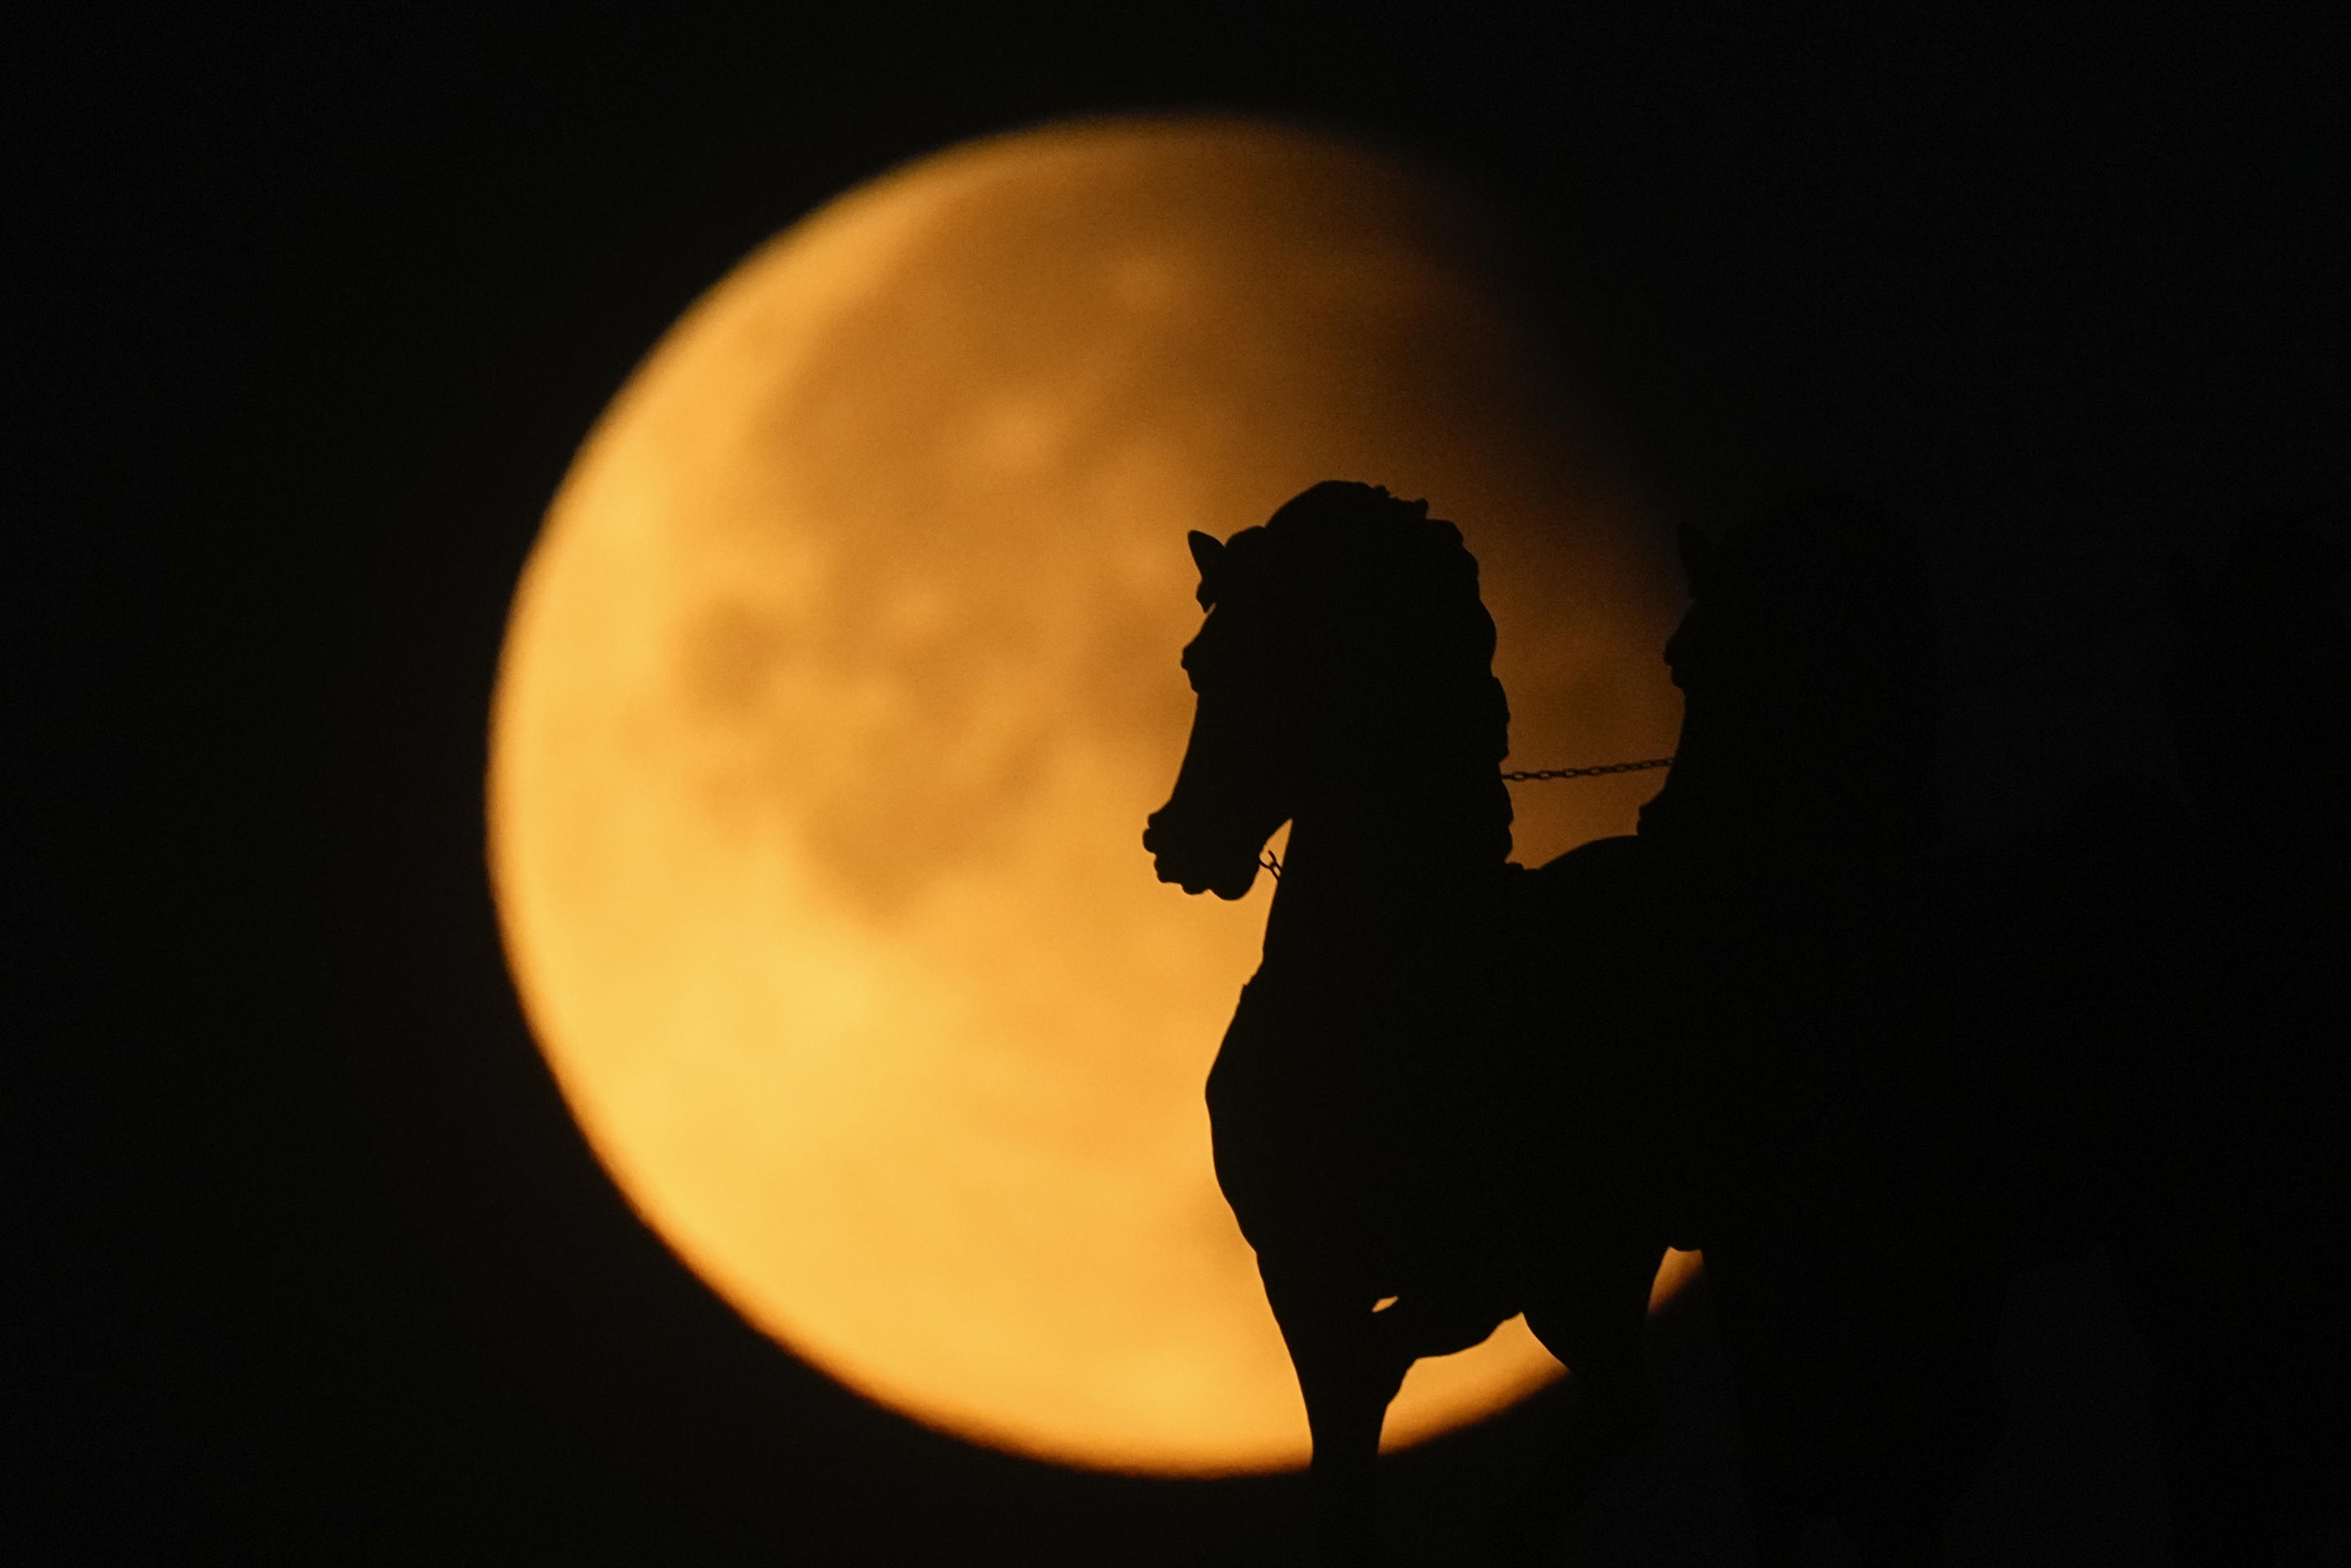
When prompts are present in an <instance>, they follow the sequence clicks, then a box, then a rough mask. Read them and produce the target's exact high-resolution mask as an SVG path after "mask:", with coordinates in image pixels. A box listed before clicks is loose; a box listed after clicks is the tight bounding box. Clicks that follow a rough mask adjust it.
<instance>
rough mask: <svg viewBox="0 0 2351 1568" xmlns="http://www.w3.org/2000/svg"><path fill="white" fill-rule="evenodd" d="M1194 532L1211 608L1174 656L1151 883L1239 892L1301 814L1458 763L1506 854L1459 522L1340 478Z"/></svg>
mask: <svg viewBox="0 0 2351 1568" xmlns="http://www.w3.org/2000/svg"><path fill="white" fill-rule="evenodd" d="M1190 543H1191V548H1192V559H1193V560H1194V562H1195V563H1196V565H1197V566H1198V567H1199V569H1200V585H1199V589H1198V593H1197V596H1198V598H1199V601H1200V605H1201V608H1202V609H1204V610H1206V611H1207V622H1205V623H1204V624H1203V625H1202V626H1201V628H1200V632H1199V635H1198V636H1196V637H1195V638H1194V639H1193V640H1192V642H1191V643H1190V644H1189V645H1188V646H1187V647H1186V649H1185V650H1184V670H1185V673H1186V675H1188V676H1189V677H1190V680H1191V683H1192V689H1193V691H1194V693H1195V694H1196V695H1197V697H1198V706H1197V707H1196V710H1195V712H1194V715H1193V720H1192V735H1191V740H1190V742H1189V744H1188V745H1187V746H1186V749H1185V753H1184V761H1183V766H1182V767H1181V768H1180V769H1179V770H1178V772H1177V774H1176V778H1175V791H1174V793H1173V794H1172V795H1171V796H1170V797H1169V799H1168V801H1167V804H1166V805H1165V806H1163V807H1162V808H1160V809H1159V810H1157V811H1155V812H1153V813H1152V815H1151V819H1150V822H1149V825H1148V826H1147V827H1146V828H1145V830H1144V835H1143V842H1144V848H1145V849H1146V850H1148V851H1150V852H1151V854H1152V857H1153V860H1154V862H1155V865H1156V868H1157V870H1158V873H1159V877H1160V880H1161V881H1163V882H1172V883H1177V884H1179V885H1180V886H1182V887H1183V889H1184V890H1185V891H1186V893H1201V892H1213V893H1215V894H1217V896H1218V897H1219V898H1228V899H1231V898H1238V897H1240V896H1241V895H1242V894H1246V893H1247V892H1248V891H1249V888H1250V886H1251V885H1252V884H1253V883H1255V882H1256V880H1257V873H1258V869H1259V860H1260V856H1261V855H1262V854H1263V852H1264V849H1265V845H1266V841H1268V840H1269V839H1270V838H1271V837H1272V836H1273V834H1274V831H1276V830H1277V829H1279V828H1280V826H1281V825H1282V823H1284V822H1285V821H1290V820H1292V819H1293V818H1295V817H1296V816H1298V815H1299V814H1300V812H1301V810H1312V809H1315V808H1332V807H1334V806H1338V805H1341V804H1343V803H1353V802H1359V801H1361V800H1364V799H1365V798H1367V797H1374V798H1376V797H1383V796H1387V795H1392V794H1393V793H1394V792H1395V790H1396V789H1399V788H1403V789H1409V788H1411V787H1412V786H1413V785H1414V784H1415V783H1416V782H1421V781H1426V779H1429V778H1430V777H1431V776H1432V775H1433V774H1437V773H1442V772H1445V771H1447V770H1448V769H1450V770H1453V771H1459V770H1460V769H1462V768H1465V767H1466V768H1467V769H1468V773H1469V775H1470V776H1471V777H1473V778H1474V777H1475V775H1476V772H1477V770H1478V769H1479V768H1480V767H1482V768H1483V769H1484V773H1485V782H1486V787H1487V789H1489V790H1490V793H1491V795H1492V797H1493V800H1492V801H1491V802H1490V803H1489V805H1488V806H1487V807H1486V811H1487V814H1488V815H1491V813H1492V811H1493V810H1499V835H1500V836H1499V845H1500V850H1501V852H1503V853H1507V852H1508V850H1509V822H1510V801H1509V796H1508V793H1507V792H1506V791H1505V790H1504V789H1503V788H1502V785H1501V783H1500V780H1499V772H1498V771H1497V768H1498V765H1499V761H1500V758H1501V757H1502V755H1503V752H1504V751H1505V750H1506V749H1507V748H1508V739H1507V730H1508V725H1509V708H1508V706H1507V705H1506V704H1505V703H1504V701H1503V699H1502V693H1501V687H1500V685H1499V684H1498V683H1496V682H1495V680H1494V679H1493V675H1492V674H1491V669H1490V665H1491V661H1492V658H1493V652H1494V623H1493V621H1492V619H1491V618H1490V617H1489V616H1488V615H1487V613H1486V611H1485V608H1484V606H1483V605H1482V604H1481V603H1480V602H1479V598H1478V589H1477V562H1476V561H1475V560H1474V559H1471V557H1470V555H1469V552H1468V550H1467V549H1463V548H1462V545H1461V536H1460V533H1459V531H1458V529H1456V528H1454V527H1453V525H1452V524H1450V523H1447V522H1444V521H1442V520H1440V519H1437V518H1432V517H1429V516H1428V506H1427V503H1426V502H1425V501H1413V502H1406V501H1399V500H1397V499H1395V497H1391V496H1390V495H1389V494H1388V493H1387V492H1386V491H1385V490H1384V489H1379V488H1377V487H1375V486H1369V485H1357V484H1350V483H1345V482H1342V481H1336V480H1333V481H1329V482H1326V483H1324V484H1321V485H1317V486H1313V487H1312V488H1311V489H1309V490H1307V491H1306V492H1304V493H1303V494H1302V495H1300V496H1299V497H1296V498H1294V499H1292V500H1291V501H1290V502H1289V503H1287V504H1286V505H1284V506H1283V507H1281V508H1280V510H1279V511H1277V512H1275V513H1274V515H1273V517H1271V518H1270V519H1269V520H1268V521H1267V522H1266V523H1265V524H1264V525H1263V526H1261V527H1258V528H1244V529H1242V530H1241V531H1240V532H1239V533H1238V534H1235V535H1234V536H1233V537H1232V538H1230V539H1229V540H1228V541H1225V542H1223V543H1219V542H1218V541H1217V540H1216V539H1214V538H1210V537H1209V536H1208V535H1207V534H1202V533H1194V534H1193V535H1191V536H1190ZM1486 836H1487V837H1488V838H1491V837H1492V834H1491V833H1490V832H1489V833H1488V834H1487V835H1486Z"/></svg>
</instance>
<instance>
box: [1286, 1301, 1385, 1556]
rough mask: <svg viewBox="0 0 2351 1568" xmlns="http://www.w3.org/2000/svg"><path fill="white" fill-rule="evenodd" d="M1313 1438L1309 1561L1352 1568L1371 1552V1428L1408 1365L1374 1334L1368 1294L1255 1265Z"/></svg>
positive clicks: (1374, 1519) (1375, 1546)
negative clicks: (1311, 1557) (1312, 1525)
mask: <svg viewBox="0 0 2351 1568" xmlns="http://www.w3.org/2000/svg"><path fill="white" fill-rule="evenodd" d="M1258 1272H1259V1276H1260V1277H1261V1278H1262V1279H1263V1280H1264V1281H1265V1297H1266V1301H1267V1302H1268V1303H1269V1304H1270V1306H1271V1307H1272V1308H1273V1318H1274V1322H1277V1323H1279V1324H1280V1326H1281V1338H1282V1343H1285V1344H1286V1345H1288V1346H1289V1347H1290V1365H1291V1366H1292V1367H1293V1368H1295V1369H1296V1371H1297V1373H1298V1389H1299V1392H1300V1393H1301V1395H1302V1396H1304V1397H1305V1400H1306V1422H1307V1426H1308V1427H1309V1428H1310V1429H1311V1432H1312V1434H1313V1440H1314V1457H1313V1462H1312V1468H1311V1478H1312V1485H1313V1490H1314V1512H1315V1538H1316V1552H1317V1561H1318V1562H1319V1563H1322V1565H1323V1568H1362V1565H1364V1564H1368V1563H1375V1562H1376V1561H1377V1560H1378V1552H1379V1457H1380V1427H1381V1425H1382V1424H1383V1423H1384V1421H1385V1420H1386V1418H1387V1409H1388V1403H1389V1401H1390V1400H1392V1399H1394V1398H1395V1394H1396V1390H1397V1389H1398V1388H1399V1387H1401V1386H1402V1385H1403V1384H1404V1375H1405V1372H1406V1371H1407V1370H1408V1369H1409V1368H1410V1367H1411V1365H1412V1358H1411V1356H1410V1355H1409V1354H1405V1353H1404V1352H1403V1351H1401V1350H1400V1349H1398V1348H1397V1347H1396V1346H1395V1343H1394V1336H1392V1335H1388V1334H1384V1333H1380V1332H1379V1331H1380V1328H1381V1324H1380V1323H1379V1322H1378V1317H1377V1314H1376V1313H1375V1312H1374V1310H1373V1309H1374V1305H1375V1301H1374V1298H1373V1297H1372V1296H1370V1295H1369V1294H1368V1293H1366V1292H1365V1291H1363V1290H1361V1289H1358V1288H1355V1287H1353V1285H1352V1284H1349V1283H1346V1282H1343V1281H1341V1280H1340V1279H1338V1278H1336V1277H1334V1275H1333V1274H1332V1272H1330V1271H1325V1270H1318V1269H1315V1268H1313V1267H1311V1266H1309V1265H1304V1264H1301V1262H1300V1261H1299V1260H1287V1259H1267V1258H1265V1257H1263V1256H1260V1257H1259V1260H1258Z"/></svg>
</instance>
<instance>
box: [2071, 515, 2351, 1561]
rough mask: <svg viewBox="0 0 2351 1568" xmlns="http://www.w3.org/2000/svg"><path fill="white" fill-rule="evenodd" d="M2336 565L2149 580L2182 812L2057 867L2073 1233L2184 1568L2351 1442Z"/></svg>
mask: <svg viewBox="0 0 2351 1568" xmlns="http://www.w3.org/2000/svg"><path fill="white" fill-rule="evenodd" d="M2345 581H2346V559H2345V554H2344V552H2343V551H2342V549H2339V548H2338V547H2335V546H2332V545H2329V544H2327V543H2325V541H2323V540H2322V539H2320V538H2318V537H2317V536H2316V535H2315V534H2314V532H2313V531H2312V530H2311V529H2309V528H2307V527H2306V526H2304V525H2302V524H2297V523H2293V522H2288V521H2285V520H2283V519H2265V520H2262V521H2259V522H2256V523H2255V524H2253V525H2252V526H2251V527H2248V528H2245V529H2244V530H2243V531H2242V532H2241V535H2240V536H2239V538H2237V539H2236V541H2235V542H2234V545H2233V547H2232V549H2231V551H2230V554H2229V556H2228V558H2227V559H2226V560H2225V562H2224V563H2223V564H2222V566H2221V567H2220V569H2219V570H2218V571H2216V572H2213V573H2211V574H2210V575H2209V576H2205V575H2202V574H2199V573H2196V572H2194V571H2193V570H2189V569H2188V568H2186V567H2185V566H2184V565H2183V566H2179V567H2177V568H2176V570H2175V571H2174V581H2173V591H2172V608H2173V610H2174V612H2175V613H2176V615H2177V616H2178V618H2179V642H2178V644H2177V647H2176V650H2175V655H2174V659H2173V663H2172V668H2171V673H2170V678H2169V683H2168V696H2169V706H2170V712H2171V717H2172V723H2173V729H2174V734H2175V737H2176V740H2177V744H2178V749H2179V760H2180V763H2181V771H2182V774H2183V777H2184V779H2185V782H2186V783H2187V785H2188V789H2189V795H2188V798H2187V799H2186V800H2181V799H2179V798H2177V797H2175V796H2173V795H2171V794H2169V793H2168V791H2166V790H2164V789H2160V788H2158V787H2157V786H2155V785H2153V784H2151V783H2147V782H2134V783H2126V784H2124V785H2120V786H2117V787H2115V788H2113V789H2107V790H2105V791H2103V792H2101V793H2100V794H2098V795H2097V796H2095V797H2094V798H2093V799H2092V800H2088V801H2086V802H2085V805H2084V806H2083V807H2082V808H2081V809H2080V810H2078V811H2077V812H2076V813H2075V817H2074V821H2073V822H2072V823H2071V824H2069V830H2068V832H2067V835H2066V847H2067V850H2068V852H2069V853H2068V859H2067V868H2068V871H2069V873H2070V884H2071V885H2070V896H2071V899H2072V904H2073V908H2074V915H2075V918H2074V922H2073V927H2074V936H2073V939H2072V940H2071V942H2070V943H2069V944H2068V945H2067V946H2066V947H2065V948H2064V959H2065V964H2066V967H2068V968H2069V969H2070V971H2071V973H2072V976H2073V980H2074V988H2073V990H2072V992H2071V996H2072V1000H2073V1009H2072V1011H2073V1017H2074V1023H2075V1026H2076V1030H2077V1031H2078V1032H2077V1042H2078V1048H2079V1051H2080V1054H2081V1057H2082V1061H2083V1066H2082V1068H2081V1071H2080V1073H2079V1079H2080V1082H2083V1083H2084V1084H2085V1085H2086V1086H2087V1088H2086V1091H2085V1093H2084V1094H2083V1095H2082V1097H2081V1099H2080V1102H2079V1115H2078V1126H2079V1136H2080V1138H2081V1141H2082V1143H2083V1145H2084V1146H2085V1147H2086V1148H2088V1149H2091V1150H2093V1151H2095V1158H2094V1159H2093V1160H2092V1161H2091V1162H2089V1167H2088V1171H2087V1176H2086V1179H2085V1190H2086V1192H2087V1194H2088V1198H2087V1203H2086V1207H2087V1209H2088V1211H2089V1213H2090V1215H2091V1217H2092V1223H2093V1224H2094V1226H2095V1231H2096V1234H2097V1235H2098V1237H2099V1238H2100V1239H2102V1240H2103V1241H2104V1242H2105V1245H2106V1247H2107V1249H2108V1251H2109V1254H2110V1256H2111V1258H2112V1260H2113V1263H2114V1267H2115V1271H2116V1277H2117V1279H2118V1281H2119V1283H2120V1285H2121V1288H2122V1291H2123V1293H2124V1295H2125V1298H2126V1301H2127V1303H2128V1305H2129V1306H2130V1309H2131V1311H2132V1313H2133V1315H2134V1317H2135V1318H2136V1320H2137V1322H2138V1325H2139V1327H2140V1330H2141V1333H2142V1334H2143V1335H2144V1337H2145V1340H2146V1343H2147V1349H2148V1352H2149V1355H2150V1359H2151V1361H2152V1363H2153V1365H2154V1371H2155V1378H2156V1398H2157V1405H2158V1418H2159V1421H2160V1427H2161V1433H2162V1437H2163V1443H2164V1451H2165V1462H2166V1469H2167V1474H2168V1481H2169V1487H2170V1494H2171V1500H2172V1511H2173V1523H2174V1535H2175V1539H2176V1541H2177V1543H2178V1551H2179V1562H2180V1563H2181V1564H2182V1565H2183V1568H2204V1565H2206V1564H2220V1563H2231V1564H2234V1563H2248V1564H2250V1563H2265V1562H2268V1561H2270V1560H2271V1559H2272V1557H2273V1555H2274V1553H2275V1552H2276V1551H2277V1549H2278V1547H2279V1546H2280V1545H2281V1544H2282V1543H2283V1542H2284V1541H2286V1540H2287V1539H2289V1538H2290V1537H2291V1536H2292V1535H2293V1534H2294V1533H2295V1531H2297V1530H2298V1529H2299V1528H2300V1527H2301V1526H2302V1525H2304V1523H2306V1522H2307V1508H2308V1504H2309V1502H2310V1501H2311V1499H2312V1492H2313V1490H2314V1485H2315V1483H2316V1482H2317V1481H2318V1480H2319V1479H2320V1478H2321V1476H2322V1474H2323V1473H2324V1471H2325V1468H2326V1467H2327V1466H2329V1465H2330V1464H2331V1465H2334V1466H2340V1465H2342V1464H2343V1463H2344V1461H2345V1459H2346V1451H2345V1449H2346V1442H2351V1342H2346V1337H2345V1336H2344V1334H2343V1333H2342V1332H2341V1329H2340V1324H2339V1316H2340V1313H2341V1312H2342V1310H2343V1308H2342V1304H2343V1301H2344V1299H2345V1296H2344V1291H2345V1287H2346V1284H2351V1280H2346V1273H2345V1263H2344V1257H2343V1243H2344V1241H2345V1239H2346V1221H2351V1201H2346V1199H2351V1132H2346V1117H2351V1059H2346V1051H2351V619H2346V607H2345V603H2344V592H2345Z"/></svg>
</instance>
